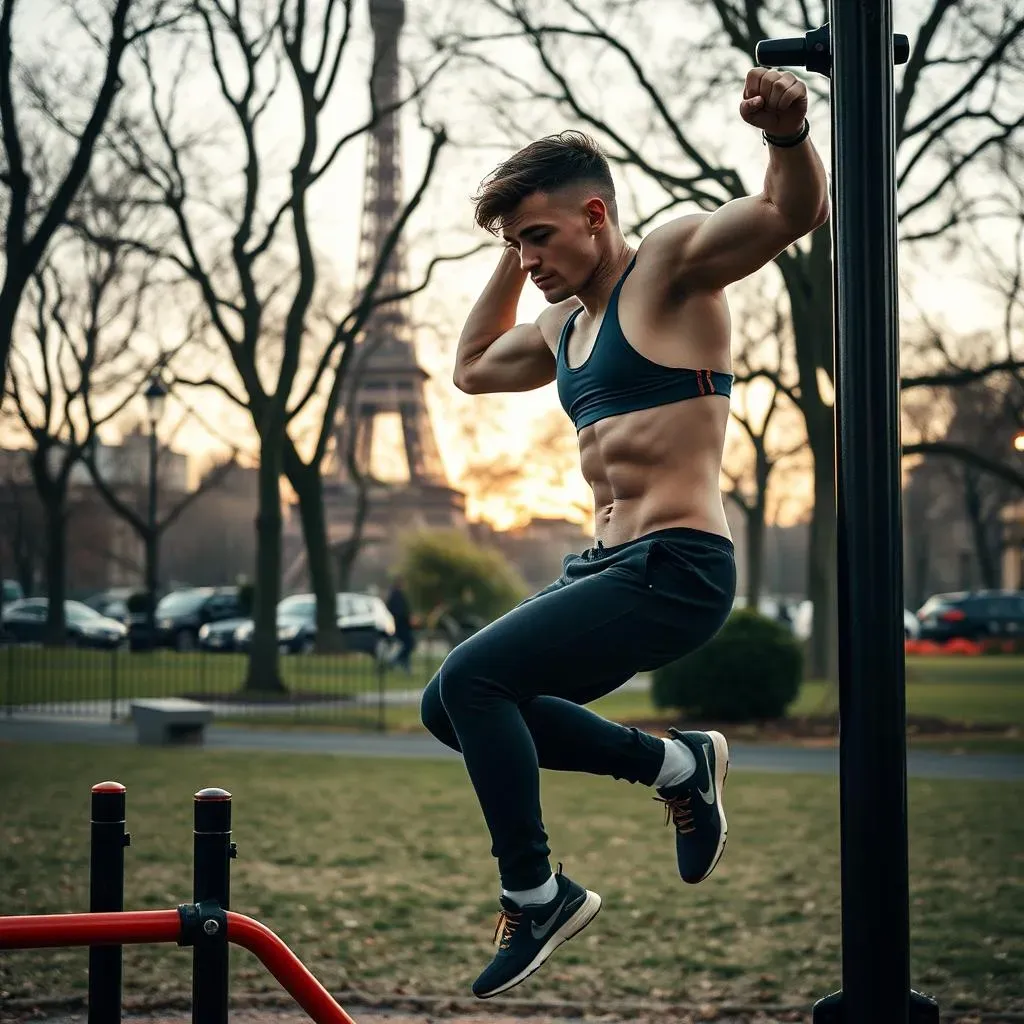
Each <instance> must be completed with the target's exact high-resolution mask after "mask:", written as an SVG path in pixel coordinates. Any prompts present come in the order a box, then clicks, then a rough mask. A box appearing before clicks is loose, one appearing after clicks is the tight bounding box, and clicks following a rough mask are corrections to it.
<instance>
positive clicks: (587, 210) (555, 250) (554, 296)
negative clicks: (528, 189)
mask: <svg viewBox="0 0 1024 1024" xmlns="http://www.w3.org/2000/svg"><path fill="white" fill-rule="evenodd" d="M594 202H597V203H599V204H600V200H592V201H591V202H590V203H587V202H586V201H585V200H581V199H580V198H579V196H578V195H574V194H573V193H571V192H570V193H565V194H560V193H555V194H548V193H543V192H537V193H534V194H533V195H532V196H527V197H526V199H524V200H523V201H522V202H521V203H520V204H519V205H518V206H517V207H516V208H515V210H514V211H513V212H512V213H511V214H510V215H509V216H508V217H507V218H506V219H505V220H504V222H503V223H502V237H503V238H504V239H505V241H506V242H507V243H508V245H509V247H510V248H513V249H515V250H516V251H517V252H518V253H519V265H520V266H521V267H522V268H523V270H525V271H527V272H528V273H529V275H530V278H531V280H532V281H533V283H534V284H535V285H536V286H537V287H538V288H539V289H540V290H541V292H542V293H543V295H544V298H545V299H547V300H548V302H550V303H555V302H561V301H562V300H563V299H567V298H569V297H570V296H571V295H575V294H576V293H577V292H578V291H580V290H581V289H582V288H583V287H584V285H586V283H587V281H589V280H590V277H591V275H592V274H593V272H594V269H595V267H596V265H597V260H598V251H597V246H596V244H595V241H594V238H593V234H594V231H595V225H594V223H593V212H592V210H591V207H592V206H593V203H594ZM602 209H603V204H602Z"/></svg>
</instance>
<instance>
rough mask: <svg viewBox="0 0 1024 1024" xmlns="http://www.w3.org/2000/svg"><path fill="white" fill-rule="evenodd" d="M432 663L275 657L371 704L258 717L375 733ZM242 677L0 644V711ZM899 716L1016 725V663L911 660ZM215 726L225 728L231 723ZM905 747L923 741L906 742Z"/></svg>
mask: <svg viewBox="0 0 1024 1024" xmlns="http://www.w3.org/2000/svg"><path fill="white" fill-rule="evenodd" d="M438 660H439V659H438V658H436V657H429V656H425V655H423V654H419V655H417V656H416V657H415V658H414V666H413V672H412V674H411V675H406V674H405V673H402V672H397V671H388V672H386V673H385V674H384V676H383V678H380V677H378V674H377V670H376V667H375V665H374V663H373V661H372V660H371V659H369V658H367V657H365V656H363V655H358V654H357V655H349V656H339V655H324V656H318V655H313V656H290V657H282V659H281V670H282V673H283V674H284V678H285V682H286V684H287V685H288V687H289V689H290V690H291V691H302V692H304V693H307V694H308V693H323V694H327V695H330V694H335V695H339V696H341V695H365V696H366V697H368V698H371V703H370V704H363V705H360V706H355V705H353V706H351V707H345V708H339V707H337V706H334V707H328V708H322V707H318V705H317V703H316V702H312V703H307V704H304V705H302V706H301V707H297V708H293V709H292V710H284V711H279V712H276V713H275V712H273V711H272V710H271V709H269V708H267V709H260V712H259V715H260V719H262V720H264V721H263V724H266V725H269V726H273V727H279V726H288V725H295V726H299V727H302V728H310V727H320V726H325V727H349V728H358V729H366V728H376V727H377V726H378V724H379V717H378V712H377V708H376V706H375V704H374V702H372V697H373V695H375V694H377V693H378V692H379V689H380V687H381V685H382V684H383V687H384V689H386V690H396V689H416V688H418V687H421V686H422V685H423V684H424V683H425V682H426V681H427V680H428V679H429V678H430V677H431V675H433V673H434V671H435V670H436V668H437V664H438ZM245 671H246V659H245V657H244V656H242V655H232V654H207V653H195V654H178V653H176V652H171V651H160V652H156V653H140V654H130V653H126V652H121V653H117V654H111V653H102V652H94V651H52V650H43V649H32V648H14V647H8V648H0V708H2V707H3V706H4V705H5V704H6V705H20V704H29V703H31V704H35V703H49V702H57V701H61V702H64V701H73V702H84V701H101V702H102V701H109V700H110V699H111V697H112V696H116V697H119V698H122V699H123V698H129V697H153V696H173V695H180V694H186V693H200V694H211V693H224V694H228V693H236V692H238V691H239V689H240V687H241V683H242V680H243V679H244V677H245ZM834 696H835V695H834V692H833V691H832V690H831V689H830V688H829V687H828V686H826V684H824V683H822V682H815V681H810V682H807V683H805V684H804V685H803V687H802V688H801V691H800V694H799V696H798V698H797V700H796V702H795V703H794V704H793V706H792V707H791V709H790V713H791V714H792V715H796V716H804V715H819V714H822V713H825V712H829V711H832V710H834ZM593 707H594V709H595V710H596V711H597V712H598V713H599V714H603V715H605V716H607V717H609V718H614V719H617V720H620V721H623V720H632V721H640V720H647V721H650V720H652V719H661V720H663V721H665V722H667V723H673V722H676V721H678V720H679V719H680V715H679V714H678V713H676V712H673V711H663V710H658V709H655V708H654V707H653V706H652V704H651V701H650V698H649V696H648V694H647V693H646V692H643V691H622V692H619V693H613V694H611V695H610V696H608V697H605V698H603V699H601V700H599V701H596V702H595V703H594V705H593ZM907 711H908V713H909V714H910V715H916V716H926V717H932V718H945V719H949V720H953V721H958V722H975V723H994V724H999V725H1005V726H1007V727H1010V728H1018V729H1019V728H1020V727H1021V726H1024V657H1013V656H998V657H996V656H991V657H977V658H954V657H946V658H934V657H933V658H922V657H911V658H909V659H908V662H907ZM223 721H225V723H230V721H231V720H223ZM234 721H237V723H238V724H244V725H246V726H252V725H254V724H255V721H254V717H253V715H252V714H251V713H250V712H248V711H247V712H246V713H245V714H241V715H239V716H238V717H237V718H236V719H234ZM384 721H385V723H386V728H388V729H391V730H399V731H419V730H421V729H422V726H421V725H420V721H419V709H418V706H416V705H415V704H412V705H406V706H393V705H389V706H388V707H387V708H386V709H385V713H384ZM913 742H914V743H915V744H916V743H919V742H923V743H927V742H929V741H928V740H918V739H916V738H914V739H913ZM965 743H966V746H965V745H964V744H965ZM979 744H980V745H981V746H980V748H979V749H988V750H996V749H998V750H1003V751H1011V752H1024V738H1021V737H1020V736H1017V737H1012V736H1011V737H998V738H997V737H991V738H989V737H985V738H982V739H980V740H978V739H971V740H965V741H960V740H957V741H956V744H955V746H956V749H969V748H971V747H972V746H973V747H978V745H979Z"/></svg>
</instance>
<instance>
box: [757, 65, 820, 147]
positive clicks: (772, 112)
mask: <svg viewBox="0 0 1024 1024" xmlns="http://www.w3.org/2000/svg"><path fill="white" fill-rule="evenodd" d="M806 116H807V86H806V85H804V83H803V82H801V81H800V79H799V78H797V77H796V75H794V74H791V73H790V72H788V71H773V70H769V69H767V68H752V69H751V70H750V71H748V72H747V80H746V82H744V83H743V102H742V103H741V104H740V117H742V118H743V120H744V121H746V122H747V124H752V125H753V126H754V127H755V128H760V129H761V131H763V132H767V133H768V134H769V135H796V134H797V132H799V131H800V129H801V128H803V125H804V118H805V117H806Z"/></svg>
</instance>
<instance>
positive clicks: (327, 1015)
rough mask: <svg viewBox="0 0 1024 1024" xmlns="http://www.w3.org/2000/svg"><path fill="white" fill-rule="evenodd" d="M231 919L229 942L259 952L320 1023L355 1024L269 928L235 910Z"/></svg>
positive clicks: (228, 914)
mask: <svg viewBox="0 0 1024 1024" xmlns="http://www.w3.org/2000/svg"><path fill="white" fill-rule="evenodd" d="M227 918H228V941H229V942H234V943H236V944H237V945H239V946H244V947H245V948H246V949H247V950H249V952H251V953H255V955H256V956H258V957H259V958H260V960H262V961H263V965H264V966H265V967H266V968H267V970H268V971H270V973H271V974H272V975H273V976H274V977H275V978H277V980H278V981H279V982H280V983H281V985H282V986H283V987H284V988H285V989H286V991H287V992H288V993H289V994H290V995H291V997H292V998H293V999H294V1000H295V1002H297V1003H298V1004H299V1006H301V1007H302V1008H303V1009H304V1010H305V1011H306V1013H308V1014H309V1015H310V1017H312V1018H313V1020H315V1021H316V1022H317V1024H355V1021H353V1019H352V1018H351V1017H350V1016H349V1015H348V1014H347V1013H346V1012H345V1011H344V1010H343V1009H342V1008H341V1007H340V1006H339V1005H338V1004H337V1003H336V1002H335V1001H334V999H333V998H332V997H331V994H330V993H329V992H328V991H327V989H325V988H324V987H323V985H321V984H320V982H319V981H317V980H316V978H315V977H313V975H312V974H311V973H310V971H309V970H308V968H307V967H306V965H305V964H304V963H303V962H302V961H301V960H300V959H299V958H298V957H297V956H296V955H295V954H294V953H293V952H292V951H291V950H290V949H289V948H288V947H287V946H286V945H285V944H284V942H282V941H281V939H279V938H278V937H277V936H276V935H275V934H274V933H273V932H272V931H271V930H270V929H269V928H268V927H267V926H266V925H264V924H260V922H259V921H254V920H253V919H252V918H251V917H246V916H245V915H244V914H236V913H234V911H231V910H229V911H228V913H227Z"/></svg>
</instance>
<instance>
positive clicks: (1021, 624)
mask: <svg viewBox="0 0 1024 1024" xmlns="http://www.w3.org/2000/svg"><path fill="white" fill-rule="evenodd" d="M917 619H918V622H920V623H921V633H920V636H921V639H922V640H934V641H937V642H940V643H941V642H943V641H945V640H960V639H964V640H982V639H985V638H986V637H993V638H997V639H1007V638H1014V637H1018V636H1024V591H1021V590H978V591H973V592H967V591H962V592H959V593H953V594H935V595H933V596H932V597H930V598H928V600H927V601H925V603H924V604H923V605H921V607H920V609H919V610H918V613H917Z"/></svg>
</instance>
